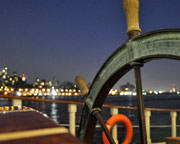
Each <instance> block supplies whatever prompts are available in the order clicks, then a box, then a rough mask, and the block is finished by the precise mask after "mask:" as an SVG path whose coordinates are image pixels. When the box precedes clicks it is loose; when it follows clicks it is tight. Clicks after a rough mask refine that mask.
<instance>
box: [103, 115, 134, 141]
mask: <svg viewBox="0 0 180 144" xmlns="http://www.w3.org/2000/svg"><path fill="white" fill-rule="evenodd" d="M117 122H122V123H123V124H124V125H125V127H126V137H125V140H124V141H123V142H122V144H130V142H131V139H132V136H133V127H132V123H131V121H130V120H129V119H128V117H127V116H125V115H123V114H117V115H113V116H112V117H111V118H110V119H108V120H107V122H106V126H107V128H108V130H109V131H111V128H112V127H113V126H114V125H115V124H116V123H117ZM102 139H103V142H104V144H109V141H108V139H107V137H106V135H105V133H104V132H103V134H102Z"/></svg>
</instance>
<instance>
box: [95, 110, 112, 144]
mask: <svg viewBox="0 0 180 144" xmlns="http://www.w3.org/2000/svg"><path fill="white" fill-rule="evenodd" d="M100 111H101V110H100V109H94V110H93V111H92V114H93V115H94V116H95V117H96V119H97V120H98V121H99V124H100V125H101V127H102V129H103V131H104V133H105V134H106V137H107V138H108V140H109V142H110V144H115V141H114V139H113V138H112V136H111V134H110V132H109V131H108V129H107V127H106V125H105V123H104V121H103V119H102V116H101V114H100Z"/></svg>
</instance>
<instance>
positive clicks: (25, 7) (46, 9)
mask: <svg viewBox="0 0 180 144" xmlns="http://www.w3.org/2000/svg"><path fill="white" fill-rule="evenodd" d="M179 6H180V1H179V0H172V1H170V0H146V1H144V0H140V26H141V29H142V33H145V32H149V31H153V30H157V29H164V28H180V19H179V15H180V8H179ZM0 21H1V22H0V47H1V51H0V66H1V67H2V66H8V67H9V69H10V71H17V72H18V73H19V74H20V73H25V74H27V75H28V79H29V80H30V81H32V80H34V79H35V78H36V77H40V78H46V79H52V78H53V77H55V78H56V79H57V80H59V81H66V80H68V81H73V80H74V78H75V76H76V75H81V76H83V77H85V78H86V80H87V81H88V82H89V81H92V80H93V78H94V76H95V74H96V73H97V71H98V70H99V68H100V67H101V65H102V64H103V63H104V61H105V60H106V59H107V58H108V56H109V55H110V54H111V53H112V52H113V51H114V50H116V49H117V48H118V47H119V46H121V45H122V44H123V43H124V42H125V41H126V40H127V35H126V21H125V16H124V13H123V8H122V0H113V1H111V0H2V1H1V5H0ZM133 77H134V76H133V72H130V73H129V74H127V75H126V76H125V77H123V78H122V79H121V80H120V81H119V83H118V84H124V83H126V82H131V83H134V79H133ZM142 79H143V88H144V89H148V88H152V89H163V90H164V89H170V88H171V87H172V86H173V84H176V87H177V88H180V63H179V62H178V61H170V60H160V61H153V62H151V63H148V64H146V65H145V67H144V68H143V70H142Z"/></svg>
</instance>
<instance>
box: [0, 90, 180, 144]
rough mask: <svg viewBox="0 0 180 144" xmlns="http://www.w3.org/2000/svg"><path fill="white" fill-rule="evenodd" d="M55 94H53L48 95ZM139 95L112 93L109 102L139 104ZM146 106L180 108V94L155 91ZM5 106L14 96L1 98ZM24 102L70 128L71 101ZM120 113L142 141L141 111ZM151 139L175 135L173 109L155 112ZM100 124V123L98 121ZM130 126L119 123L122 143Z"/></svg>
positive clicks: (179, 121)
mask: <svg viewBox="0 0 180 144" xmlns="http://www.w3.org/2000/svg"><path fill="white" fill-rule="evenodd" d="M47 98H52V97H47ZM55 99H63V100H71V101H72V100H73V101H83V100H82V99H81V98H80V97H77V96H71V97H55ZM136 101H137V97H136V96H108V97H107V99H106V101H105V104H111V105H122V106H137V104H136ZM144 102H145V107H148V108H169V109H180V95H177V94H169V93H167V94H161V95H151V96H145V97H144ZM0 104H1V106H7V105H11V100H4V99H1V100H0ZM23 105H24V106H28V107H32V108H34V109H37V110H39V111H41V112H43V113H45V114H47V115H48V116H49V117H50V118H52V119H53V120H54V121H55V122H57V123H60V124H62V125H63V126H65V127H67V128H68V122H69V117H68V116H69V113H68V105H65V104H56V103H45V102H33V101H23ZM81 111H82V106H77V113H76V130H77V131H78V128H79V122H80V117H81ZM119 113H122V114H125V115H126V116H128V117H129V119H130V120H131V121H132V123H133V130H134V134H133V140H132V143H134V144H136V143H140V132H139V125H138V124H139V123H138V121H139V120H138V112H137V111H136V110H123V109H119ZM102 116H103V119H104V121H106V120H107V119H108V118H110V117H111V114H110V109H109V108H103V109H102ZM150 120H151V140H152V142H163V141H165V137H168V136H171V115H170V113H169V112H157V111H152V112H151V119H150ZM97 125H98V124H97ZM101 134H102V129H101V128H100V127H98V128H96V131H95V134H94V136H95V138H94V139H95V141H94V143H95V144H100V143H102V141H101ZM125 134H126V130H125V127H124V126H123V125H122V124H120V123H118V140H119V143H121V142H122V141H123V139H124V137H125ZM177 136H180V116H179V113H177Z"/></svg>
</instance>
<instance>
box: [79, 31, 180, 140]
mask: <svg viewBox="0 0 180 144" xmlns="http://www.w3.org/2000/svg"><path fill="white" fill-rule="evenodd" d="M162 58H167V59H177V60H180V29H173V30H160V31H155V32H151V33H148V34H145V35H140V36H137V37H136V38H133V39H130V40H128V41H127V42H126V43H124V44H123V45H122V46H121V47H120V48H119V49H117V50H116V51H115V52H114V53H113V54H112V55H111V56H110V57H109V58H108V59H107V61H106V62H105V63H104V65H103V66H102V67H101V69H100V70H99V72H98V73H97V75H96V77H95V79H94V81H93V83H92V85H91V88H90V90H89V93H88V94H87V96H86V99H85V105H84V108H83V112H82V117H81V122H80V129H79V136H80V138H81V139H82V140H83V141H85V142H86V143H88V144H89V143H93V135H94V129H95V126H96V122H97V120H98V121H99V123H100V124H101V126H102V128H103V130H105V131H106V127H105V126H104V123H103V121H102V118H101V114H100V110H101V107H102V105H103V103H104V101H105V99H106V97H107V95H108V93H109V91H110V89H111V88H112V87H113V85H114V84H115V83H116V82H117V81H118V80H119V79H120V78H121V77H122V76H123V75H125V74H126V73H127V72H128V71H130V70H131V69H134V73H135V81H136V90H137V96H138V111H139V117H140V118H139V119H140V121H139V125H140V130H141V143H143V144H144V143H147V142H146V130H145V120H144V104H143V96H142V83H141V67H142V66H143V65H144V64H145V63H147V62H149V61H152V60H156V59H162ZM107 135H108V133H107ZM110 139H111V140H112V138H111V136H110V138H109V140H110ZM111 143H113V140H112V142H111Z"/></svg>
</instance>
